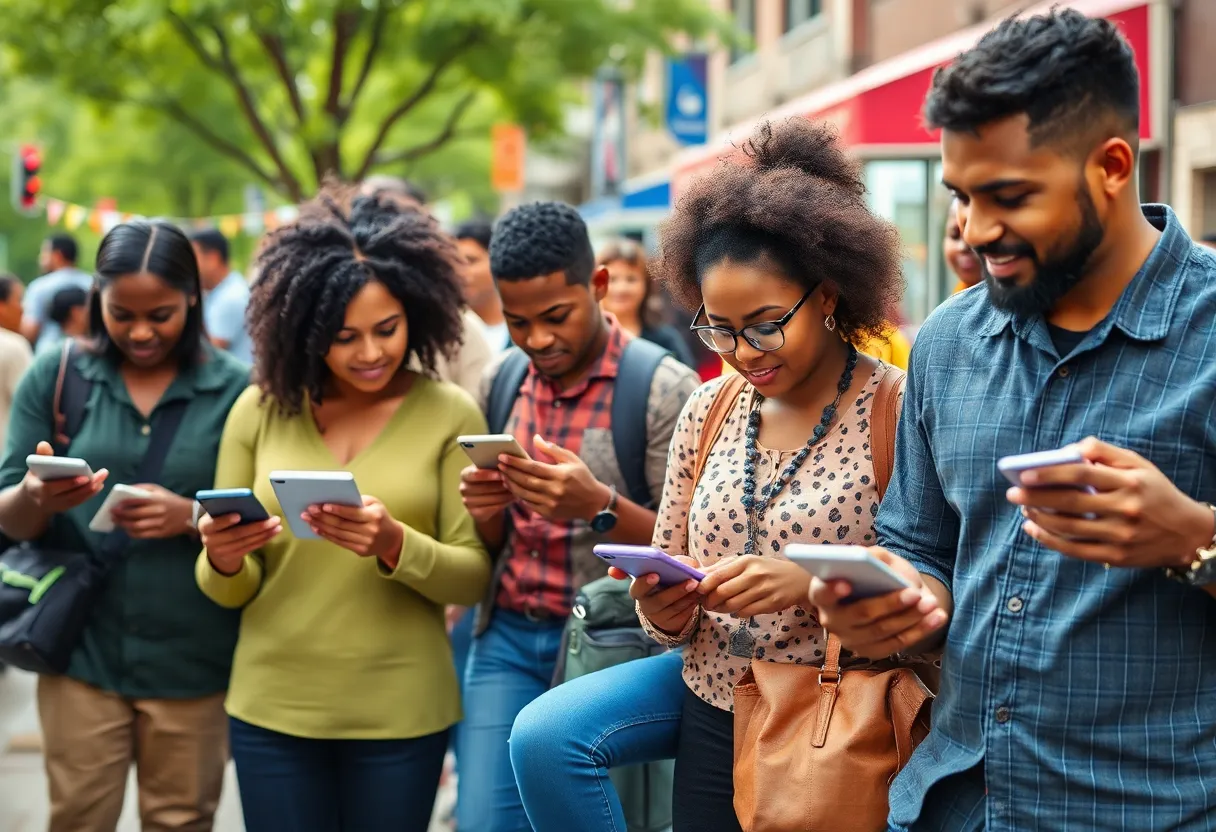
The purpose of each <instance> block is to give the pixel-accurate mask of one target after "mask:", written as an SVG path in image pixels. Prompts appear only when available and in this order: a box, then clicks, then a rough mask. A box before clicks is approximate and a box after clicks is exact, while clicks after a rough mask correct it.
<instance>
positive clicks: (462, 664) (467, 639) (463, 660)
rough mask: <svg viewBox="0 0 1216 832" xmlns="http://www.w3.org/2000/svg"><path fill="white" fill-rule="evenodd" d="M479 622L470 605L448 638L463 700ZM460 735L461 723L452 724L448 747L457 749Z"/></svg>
mask: <svg viewBox="0 0 1216 832" xmlns="http://www.w3.org/2000/svg"><path fill="white" fill-rule="evenodd" d="M476 623H477V608H476V607H469V608H468V609H467V610H465V611H464V615H462V616H461V617H460V620H459V621H457V622H456V626H455V627H453V628H452V632H451V634H450V635H449V636H448V638H449V639H450V640H451V642H452V664H453V665H455V666H456V679H457V681H458V682H459V683H460V687H461V701H463V700H464V671H465V668H466V667H468V664H469V649H470V648H471V647H472V646H473V627H474V625H476ZM459 737H460V723H459V722H458V723H456V724H455V725H453V726H452V731H451V737H450V738H449V740H448V748H449V749H451V750H452V751H453V752H455V751H456V743H457V740H458V738H459Z"/></svg>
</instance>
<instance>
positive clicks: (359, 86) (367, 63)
mask: <svg viewBox="0 0 1216 832" xmlns="http://www.w3.org/2000/svg"><path fill="white" fill-rule="evenodd" d="M387 17H388V10H387V9H386V8H385V6H384V3H383V2H378V3H376V13H375V16H373V17H372V34H371V40H370V42H369V43H368V44H367V52H366V53H365V54H364V55H363V66H362V67H360V69H359V77H358V79H357V80H356V81H355V87H354V89H352V90H351V92H350V95H349V96H348V97H347V99H346V103H345V104H343V105H342V110H343V112H345V113H347V114H349V113H350V112H351V111H352V110H354V109H355V101H356V100H357V99H358V98H359V94H360V93H361V92H363V85H364V84H366V83H367V76H369V75H371V74H372V66H373V65H374V64H375V62H376V54H377V53H378V52H379V51H380V43H381V39H382V37H383V35H382V33H383V32H384V23H385V20H386V19H387Z"/></svg>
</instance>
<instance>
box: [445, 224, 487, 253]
mask: <svg viewBox="0 0 1216 832" xmlns="http://www.w3.org/2000/svg"><path fill="white" fill-rule="evenodd" d="M452 236H453V237H455V238H456V239H457V240H472V241H473V242H475V243H477V245H479V246H481V247H482V248H484V249H485V250H486V251H489V250H490V242H491V241H492V240H493V239H494V226H493V225H491V224H490V222H489V221H488V220H467V221H465V222H462V223H461V224H460V225H458V226H456V230H455V231H453V232H452Z"/></svg>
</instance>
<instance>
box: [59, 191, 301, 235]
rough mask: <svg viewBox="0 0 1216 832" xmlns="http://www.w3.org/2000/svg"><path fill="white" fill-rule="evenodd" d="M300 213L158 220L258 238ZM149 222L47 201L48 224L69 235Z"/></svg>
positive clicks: (284, 210) (286, 209)
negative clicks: (88, 230)
mask: <svg viewBox="0 0 1216 832" xmlns="http://www.w3.org/2000/svg"><path fill="white" fill-rule="evenodd" d="M299 215H300V209H299V208H297V207H296V206H295V205H284V206H282V207H280V208H274V209H272V210H269V211H262V212H257V213H244V214H221V215H219V216H214V217H157V219H163V220H166V221H167V222H171V223H173V224H174V225H178V226H181V227H183V228H218V229H219V230H220V233H222V234H223V235H224V236H225V237H230V238H231V237H236V236H237V235H239V234H242V233H244V234H248V235H249V236H251V237H257V236H260V235H261V234H264V233H265V232H267V231H274V230H275V229H276V228H278V227H279V226H282V225H285V224H287V223H289V222H293V221H295V219H296V218H297V217H298V216H299ZM138 219H148V218H147V217H145V216H143V215H142V214H132V213H128V212H126V211H119V210H117V209H114V208H105V207H94V208H89V207H87V206H84V205H77V204H76V203H74V202H67V201H65V200H62V199H48V200H47V201H46V221H47V225H49V226H51V227H52V228H53V227H55V226H57V225H59V224H60V223H63V227H64V228H65V229H67V230H68V231H75V230H77V229H78V228H81V227H82V226H83V227H86V228H89V229H91V230H92V231H93V233H95V234H108V233H109V232H110V230H111V229H113V228H114V226H116V225H119V224H120V223H124V222H130V221H131V220H138Z"/></svg>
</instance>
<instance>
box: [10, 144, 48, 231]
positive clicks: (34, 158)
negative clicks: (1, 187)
mask: <svg viewBox="0 0 1216 832" xmlns="http://www.w3.org/2000/svg"><path fill="white" fill-rule="evenodd" d="M41 170H42V154H41V153H40V152H39V151H38V148H36V147H34V146H33V145H32V144H23V145H21V147H20V148H18V149H17V155H16V156H14V157H13V207H14V208H16V209H17V210H18V211H20V212H21V213H23V214H32V213H34V212H35V211H37V209H38V196H39V194H40V192H41V190H42V180H41V178H40V177H39V173H40V172H41Z"/></svg>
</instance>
